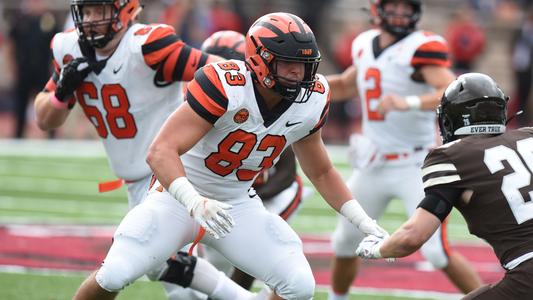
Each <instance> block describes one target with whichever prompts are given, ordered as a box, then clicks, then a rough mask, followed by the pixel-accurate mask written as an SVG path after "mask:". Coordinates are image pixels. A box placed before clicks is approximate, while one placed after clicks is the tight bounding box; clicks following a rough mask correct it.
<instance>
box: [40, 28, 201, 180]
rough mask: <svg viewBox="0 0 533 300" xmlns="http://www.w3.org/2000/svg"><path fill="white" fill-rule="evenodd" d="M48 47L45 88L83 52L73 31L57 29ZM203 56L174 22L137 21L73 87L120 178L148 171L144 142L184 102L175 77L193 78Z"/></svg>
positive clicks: (52, 85) (136, 176) (137, 176)
mask: <svg viewBox="0 0 533 300" xmlns="http://www.w3.org/2000/svg"><path fill="white" fill-rule="evenodd" d="M52 50H53V54H54V62H55V64H56V75H55V77H53V78H52V79H51V80H50V81H49V83H48V84H47V87H46V88H47V89H48V90H49V91H53V90H55V83H56V82H57V78H58V76H57V74H58V72H59V70H60V68H62V67H63V66H64V65H65V64H66V63H68V62H69V61H70V60H71V59H73V58H77V57H81V56H84V55H85V56H87V53H84V54H82V51H81V50H80V46H79V44H78V35H77V33H76V32H75V31H70V32H63V33H58V34H57V35H56V36H55V37H54V39H53V42H52ZM93 53H94V52H93ZM206 61H207V56H206V55H205V54H202V53H201V52H200V51H199V50H196V49H192V48H190V47H188V46H186V45H185V44H184V43H183V42H182V41H180V40H179V38H178V37H177V36H176V35H175V33H174V29H173V28H172V27H170V26H167V25H161V24H152V25H149V26H148V25H143V24H135V25H133V26H131V27H130V28H129V29H128V30H127V31H126V33H125V35H124V37H123V38H122V40H121V41H120V44H119V45H118V48H117V49H116V50H115V52H114V53H113V54H112V55H111V56H110V57H109V58H108V59H107V62H106V63H105V66H104V67H103V69H101V70H100V71H98V70H93V71H92V72H91V73H90V74H89V75H88V76H87V77H86V78H85V80H84V82H83V83H82V85H81V86H80V87H79V88H78V89H77V90H76V92H75V95H76V98H77V102H78V103H79V104H80V105H81V107H82V108H83V111H84V112H85V115H86V116H87V118H88V119H89V120H90V121H91V123H92V124H93V125H94V126H95V128H96V131H97V132H98V135H99V136H100V137H101V139H102V141H103V143H104V146H105V149H106V152H107V155H108V160H109V163H110V165H111V168H112V169H113V171H114V173H115V174H116V175H117V176H118V177H120V178H124V179H126V180H138V179H140V178H143V177H146V176H148V175H149V174H150V173H151V169H150V167H149V166H148V164H147V163H146V162H145V160H146V154H147V151H148V147H149V146H150V144H151V143H152V140H153V139H154V137H155V135H156V134H157V132H158V131H159V129H160V128H161V126H162V124H163V122H164V121H165V120H166V119H167V117H168V116H169V115H170V113H172V112H173V111H174V110H175V109H176V107H177V106H178V105H179V104H181V103H182V101H183V99H182V97H183V96H182V85H181V83H179V82H176V81H181V80H190V79H192V77H193V74H194V71H196V69H197V68H198V66H202V65H203V64H205V63H206ZM173 82H175V83H173ZM171 83H172V84H171Z"/></svg>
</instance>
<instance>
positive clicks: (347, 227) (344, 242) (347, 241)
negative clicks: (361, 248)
mask: <svg viewBox="0 0 533 300" xmlns="http://www.w3.org/2000/svg"><path fill="white" fill-rule="evenodd" d="M363 237H364V235H363V234H362V233H361V232H359V230H357V228H355V225H353V224H352V223H350V222H349V221H348V220H346V219H345V218H344V217H340V216H339V220H338V222H337V227H336V228H335V231H334V232H333V235H332V237H331V246H332V248H333V252H334V253H335V256H337V257H355V249H356V248H357V245H358V244H359V242H360V241H362V240H363Z"/></svg>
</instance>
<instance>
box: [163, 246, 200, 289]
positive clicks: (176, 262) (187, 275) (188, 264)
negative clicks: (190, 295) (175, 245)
mask: <svg viewBox="0 0 533 300" xmlns="http://www.w3.org/2000/svg"><path fill="white" fill-rule="evenodd" d="M167 266H168V268H167V270H166V271H165V272H164V273H163V275H162V276H161V277H160V278H159V279H158V280H159V281H165V282H169V283H173V284H177V285H179V286H182V287H184V288H186V287H189V286H190V285H191V282H192V278H193V275H194V268H195V267H196V256H188V255H187V254H186V253H183V252H179V253H178V255H177V256H176V258H175V259H172V258H170V259H169V260H167Z"/></svg>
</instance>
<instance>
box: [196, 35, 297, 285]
mask: <svg viewBox="0 0 533 300" xmlns="http://www.w3.org/2000/svg"><path fill="white" fill-rule="evenodd" d="M244 42H245V36H244V35H243V34H241V33H238V32H235V31H231V30H225V31H218V32H215V33H214V34H213V35H211V36H210V37H209V38H207V39H206V40H205V42H204V43H203V44H202V48H201V49H202V51H204V52H205V53H209V54H213V55H218V56H221V57H223V58H225V59H237V60H242V61H244V50H245V49H244ZM252 187H253V188H254V189H255V191H256V193H257V195H258V196H259V197H260V198H261V200H262V201H263V205H264V206H265V208H266V209H267V210H268V211H270V212H272V213H274V214H277V215H279V216H280V217H281V218H282V219H284V220H286V221H287V220H288V219H289V218H292V217H294V216H295V214H296V211H297V210H298V208H299V207H300V204H301V203H302V193H303V188H304V186H303V182H302V180H301V178H300V177H299V176H298V174H297V172H296V158H295V157H294V152H293V151H292V150H291V148H290V147H289V148H287V149H285V150H284V151H283V152H282V153H281V154H280V158H279V161H278V162H277V163H276V164H275V165H274V166H273V167H272V168H270V169H266V170H263V171H261V173H260V174H259V175H258V176H257V177H256V179H255V181H254V183H253V185H252ZM210 249H211V248H209V247H206V248H204V252H205V255H206V258H207V259H208V260H209V261H210V262H211V263H213V264H214V265H215V266H216V267H219V269H220V270H224V269H228V271H231V269H233V273H232V276H231V279H232V280H233V281H235V282H236V283H237V284H239V285H241V286H242V287H244V288H246V289H250V288H251V287H252V285H253V282H254V280H255V279H254V278H253V277H252V276H250V275H248V274H246V273H245V272H243V271H241V270H239V269H234V268H231V265H230V264H229V262H227V260H226V259H224V258H223V257H220V254H218V253H217V252H216V251H211V250H210Z"/></svg>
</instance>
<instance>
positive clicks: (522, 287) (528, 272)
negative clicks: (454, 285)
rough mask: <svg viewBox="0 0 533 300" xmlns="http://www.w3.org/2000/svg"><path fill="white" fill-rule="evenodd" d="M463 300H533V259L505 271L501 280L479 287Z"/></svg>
mask: <svg viewBox="0 0 533 300" xmlns="http://www.w3.org/2000/svg"><path fill="white" fill-rule="evenodd" d="M462 299H463V300H515V299H516V300H525V299H533V259H530V260H527V261H525V262H523V263H521V264H520V265H519V266H518V267H516V268H514V269H513V270H510V271H507V272H506V273H505V276H504V277H503V278H502V280H501V281H500V282H498V283H495V284H489V285H485V286H482V287H480V288H479V289H477V290H475V291H472V292H471V293H469V294H468V295H466V296H465V297H464V298H462Z"/></svg>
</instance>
